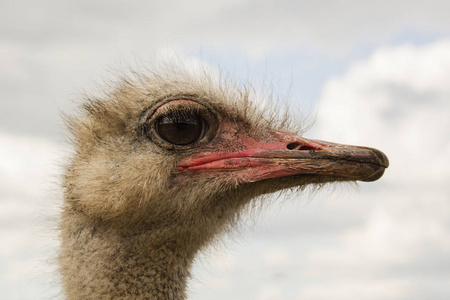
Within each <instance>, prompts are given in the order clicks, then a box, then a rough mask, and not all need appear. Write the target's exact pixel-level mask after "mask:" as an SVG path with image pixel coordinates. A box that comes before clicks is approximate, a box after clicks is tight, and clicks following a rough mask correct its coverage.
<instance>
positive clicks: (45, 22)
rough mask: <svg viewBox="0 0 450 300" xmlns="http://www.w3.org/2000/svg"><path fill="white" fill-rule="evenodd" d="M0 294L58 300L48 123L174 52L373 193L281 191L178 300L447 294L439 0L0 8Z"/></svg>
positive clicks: (446, 152) (448, 128)
mask: <svg viewBox="0 0 450 300" xmlns="http://www.w3.org/2000/svg"><path fill="white" fill-rule="evenodd" d="M1 7H2V8H1V10H0V92H1V94H0V95H1V96H0V97H1V100H0V101H1V102H0V245H1V246H0V291H1V295H0V299H62V296H61V294H60V286H59V282H58V277H57V275H56V273H55V271H54V269H55V267H54V266H55V262H54V257H55V256H54V255H55V250H56V248H57V245H58V242H57V239H56V236H57V232H56V231H55V227H56V224H57V223H56V220H57V214H58V207H59V205H60V203H61V195H60V193H61V191H60V190H59V189H58V185H57V182H58V180H59V177H58V174H59V173H60V168H59V166H60V165H61V164H62V163H63V162H64V157H65V155H67V153H69V152H70V149H69V147H68V146H67V145H66V144H65V142H64V128H63V126H62V124H61V123H62V122H61V120H60V117H59V115H60V112H61V111H64V112H69V113H70V111H71V110H72V109H73V108H74V106H76V102H77V101H79V100H80V98H81V96H80V95H81V93H83V92H84V91H93V90H95V87H96V85H98V84H101V82H102V80H105V79H110V78H113V77H114V74H116V73H118V72H120V70H124V69H126V67H127V66H129V65H136V64H138V65H142V64H143V65H145V63H146V62H151V61H152V60H154V58H155V57H156V56H161V55H162V56H167V55H170V54H171V53H179V55H181V56H183V57H185V58H186V59H194V60H203V61H205V62H206V63H208V64H210V65H212V66H217V65H219V66H220V67H221V68H222V69H223V70H224V71H225V72H228V73H230V74H232V75H233V76H235V77H237V78H241V79H244V80H247V79H248V80H250V81H252V82H255V85H256V86H258V85H260V84H261V82H266V83H267V82H268V83H269V84H268V85H269V86H270V87H271V88H274V90H275V94H276V95H278V97H279V98H281V99H284V100H286V101H288V103H289V104H290V106H291V107H292V111H293V112H295V113H297V112H298V111H300V110H301V113H302V114H303V115H306V116H309V119H310V120H314V126H313V127H312V129H311V130H309V131H308V132H307V134H306V136H307V137H310V138H320V139H324V140H330V141H336V142H342V143H349V144H359V145H366V146H373V147H376V148H379V149H382V150H383V151H384V152H385V153H386V154H387V155H388V156H389V158H390V161H391V166H390V167H389V169H388V170H387V172H386V174H385V176H384V177H383V178H382V179H381V180H379V181H377V182H374V183H367V184H366V183H361V184H359V185H358V187H357V188H355V187H353V186H348V185H346V186H342V187H336V188H335V189H334V190H324V191H321V192H319V193H317V194H314V195H309V194H307V193H306V194H304V195H294V196H293V197H292V199H290V200H289V201H284V202H283V203H282V204H281V203H276V205H273V206H271V207H270V209H268V210H266V211H265V212H264V213H262V214H261V216H259V217H257V218H256V219H250V218H249V219H244V220H243V221H244V222H243V229H242V231H241V232H240V233H239V235H237V236H233V237H231V238H227V239H226V241H225V243H224V245H223V247H222V248H220V249H213V250H211V251H210V253H206V254H203V255H202V256H201V257H199V259H198V260H197V261H196V264H195V267H194V278H193V279H192V280H191V281H190V288H189V296H190V298H191V299H217V300H219V299H264V300H266V299H331V298H332V299H450V187H449V185H448V182H449V181H450V159H449V157H450V18H449V17H448V13H449V12H450V2H448V1H443V0H441V1H437V0H431V1H411V0H409V1H403V0H392V1H371V2H368V1H349V0H347V1H292V0H281V1H250V0H220V1H206V0H196V1H189V2H187V1H127V2H125V1H117V0H115V1H114V0H113V1H111V0H110V1H31V0H28V1H15V2H13V1H2V5H1Z"/></svg>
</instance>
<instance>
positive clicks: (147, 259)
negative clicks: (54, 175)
mask: <svg viewBox="0 0 450 300" xmlns="http://www.w3.org/2000/svg"><path fill="white" fill-rule="evenodd" d="M195 252H196V251H195V250H192V249H191V250H189V249H186V248H185V247H182V245H180V244H179V243H177V242H176V241H174V240H160V239H158V237H157V236H155V232H154V231H148V230H145V231H143V230H142V231H140V232H139V230H137V229H136V228H133V229H124V228H114V227H110V226H107V224H105V223H99V222H96V223H94V222H92V221H90V220H89V219H88V218H87V217H85V216H83V215H82V214H81V213H79V212H65V213H64V214H63V219H62V247H61V253H60V267H61V274H62V276H63V284H64V289H65V293H66V296H67V299H113V298H114V299H177V300H178V299H185V291H186V281H187V278H188V276H189V269H190V266H191V264H192V261H193V258H194V255H195Z"/></svg>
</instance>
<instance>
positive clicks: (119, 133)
mask: <svg viewBox="0 0 450 300" xmlns="http://www.w3.org/2000/svg"><path fill="white" fill-rule="evenodd" d="M198 69H199V70H198ZM221 74H222V73H220V72H214V71H211V70H210V69H209V68H207V67H201V68H197V71H195V72H194V71H192V68H190V66H189V64H186V63H179V62H176V63H170V62H164V63H161V64H159V65H154V66H152V67H151V68H150V67H149V68H147V69H146V70H145V72H134V73H133V74H131V75H129V76H119V78H118V79H117V80H116V81H114V82H112V83H110V84H108V85H107V88H105V89H104V90H102V92H101V93H99V94H98V95H94V96H85V97H84V99H83V102H82V104H81V105H80V109H79V112H78V113H77V114H74V115H69V116H68V117H66V122H67V127H68V130H69V131H70V134H71V142H72V145H73V149H74V150H73V155H72V157H71V158H70V161H69V162H68V163H67V166H66V168H65V172H64V174H63V183H62V187H63V190H64V199H63V204H62V212H61V221H60V226H59V230H60V238H61V246H60V251H59V256H58V261H59V272H60V275H61V278H62V287H63V293H64V295H65V297H66V298H67V299H173V300H175V299H176V300H179V299H186V297H187V296H186V290H187V280H188V278H189V277H190V270H191V267H192V264H193V261H194V258H195V257H196V255H197V254H198V253H199V252H200V251H202V250H203V249H205V248H206V247H208V245H210V244H212V243H214V242H215V241H217V240H218V239H220V236H221V235H222V234H223V233H224V232H227V230H229V229H230V228H232V227H234V225H235V224H237V223H238V222H239V219H240V217H241V215H242V213H243V212H244V211H245V208H246V207H248V206H249V205H250V204H251V203H252V202H253V201H254V200H253V199H255V198H259V197H262V196H263V195H269V194H271V193H274V192H278V191H286V190H290V189H302V188H304V187H306V186H322V185H324V184H327V183H333V182H355V181H367V182H369V181H375V180H377V179H379V178H380V177H381V176H382V175H383V173H384V171H385V169H386V168H387V167H388V165H389V161H388V158H387V156H386V155H385V154H384V153H383V152H381V151H379V150H377V149H374V148H368V147H360V146H351V145H342V144H338V143H332V142H326V141H321V140H313V139H308V138H305V137H303V131H302V129H298V128H292V126H290V124H291V123H292V122H291V121H292V120H289V118H286V117H285V115H286V114H280V115H282V116H281V117H280V116H279V115H277V110H276V109H272V108H273V107H274V106H276V104H275V105H272V106H270V107H272V108H267V107H268V106H267V105H262V104H261V103H262V102H260V101H259V100H258V95H257V93H255V92H254V88H252V86H250V87H248V86H242V85H240V84H239V83H237V82H236V81H233V80H230V79H229V78H227V77H226V76H222V75H221ZM294 123H295V122H294ZM294 127H295V126H294ZM267 201H270V199H269V200H267Z"/></svg>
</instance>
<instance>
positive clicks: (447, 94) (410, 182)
mask: <svg viewBox="0 0 450 300" xmlns="http://www.w3.org/2000/svg"><path fill="white" fill-rule="evenodd" d="M448 53H450V42H449V41H441V42H438V43H435V44H431V45H428V46H424V47H413V46H402V47H396V48H383V49H379V50H377V51H376V52H375V53H374V54H373V55H372V57H370V58H369V59H368V60H367V61H362V62H359V63H357V64H355V65H354V66H353V67H351V68H350V69H349V71H348V72H347V73H346V74H344V75H343V76H342V77H339V78H335V79H333V80H330V82H329V83H328V84H327V85H326V86H325V88H324V91H323V94H322V98H321V101H320V107H319V114H318V118H317V127H316V129H317V131H318V133H319V135H320V138H322V139H325V138H326V139H331V140H334V141H338V142H344V143H351V144H363V145H367V146H375V147H377V148H380V149H381V150H383V151H385V152H386V153H387V155H388V156H389V159H390V161H391V166H390V167H389V168H388V169H387V170H386V174H385V176H384V177H383V178H381V179H380V181H379V182H377V183H371V185H380V188H379V189H378V190H377V191H372V192H370V190H368V189H365V192H364V193H363V194H361V195H359V196H360V198H361V199H360V201H364V202H366V203H371V207H370V209H369V210H366V211H360V213H361V214H362V215H363V216H364V218H365V221H364V223H363V224H362V226H358V227H355V228H353V229H351V230H347V231H344V232H342V233H341V234H340V236H339V239H338V242H337V243H336V245H335V247H333V248H328V249H325V248H322V249H317V250H316V251H314V253H310V254H309V258H308V263H307V264H306V265H305V270H306V271H305V275H306V276H312V277H314V278H321V280H322V283H323V282H325V283H324V284H326V285H327V289H323V286H322V285H320V286H317V285H316V286H314V285H313V286H310V287H308V288H307V289H306V290H305V291H304V293H305V294H306V295H307V296H306V298H308V299H328V298H330V297H333V298H334V299H348V298H358V299H411V298H414V297H418V296H416V295H414V293H416V292H417V291H420V290H426V289H427V288H428V287H427V281H428V280H429V279H430V280H431V278H433V279H432V280H433V281H434V282H435V285H434V288H435V290H434V292H433V295H435V296H437V297H448V296H449V295H450V289H449V288H448V280H447V279H446V278H448V277H449V275H450V274H449V272H450V270H449V269H448V268H444V269H442V268H441V267H440V265H442V264H445V263H446V262H447V261H448V259H449V258H450V242H449V240H450V239H449V238H450V227H449V226H448V220H449V217H450V203H449V202H448V199H449V196H450V189H449V187H448V182H449V180H450V161H449V160H448V155H449V154H450V134H449V133H450V118H449V116H450V102H449V101H448V99H450V88H449V85H448V80H449V78H450V59H449V56H448ZM446 81H447V83H445V82H446ZM365 186H366V185H363V187H365ZM368 188H369V187H368ZM330 273H331V274H330ZM336 278H338V279H339V284H337V285H333V284H331V285H330V286H328V284H329V283H331V282H333V281H335V280H336ZM438 282H439V284H437V283H438ZM361 287H363V288H361ZM383 287H385V288H383ZM411 287H414V288H413V289H411ZM413 291H414V292H413ZM302 295H304V294H302ZM421 295H423V293H421Z"/></svg>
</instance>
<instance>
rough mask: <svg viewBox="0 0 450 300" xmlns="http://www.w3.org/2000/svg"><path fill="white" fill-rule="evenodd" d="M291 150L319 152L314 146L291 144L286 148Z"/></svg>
mask: <svg viewBox="0 0 450 300" xmlns="http://www.w3.org/2000/svg"><path fill="white" fill-rule="evenodd" d="M286 147H287V148H288V149H289V150H319V149H316V148H314V147H312V146H308V145H301V144H299V143H290V144H288V145H287V146H286Z"/></svg>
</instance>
